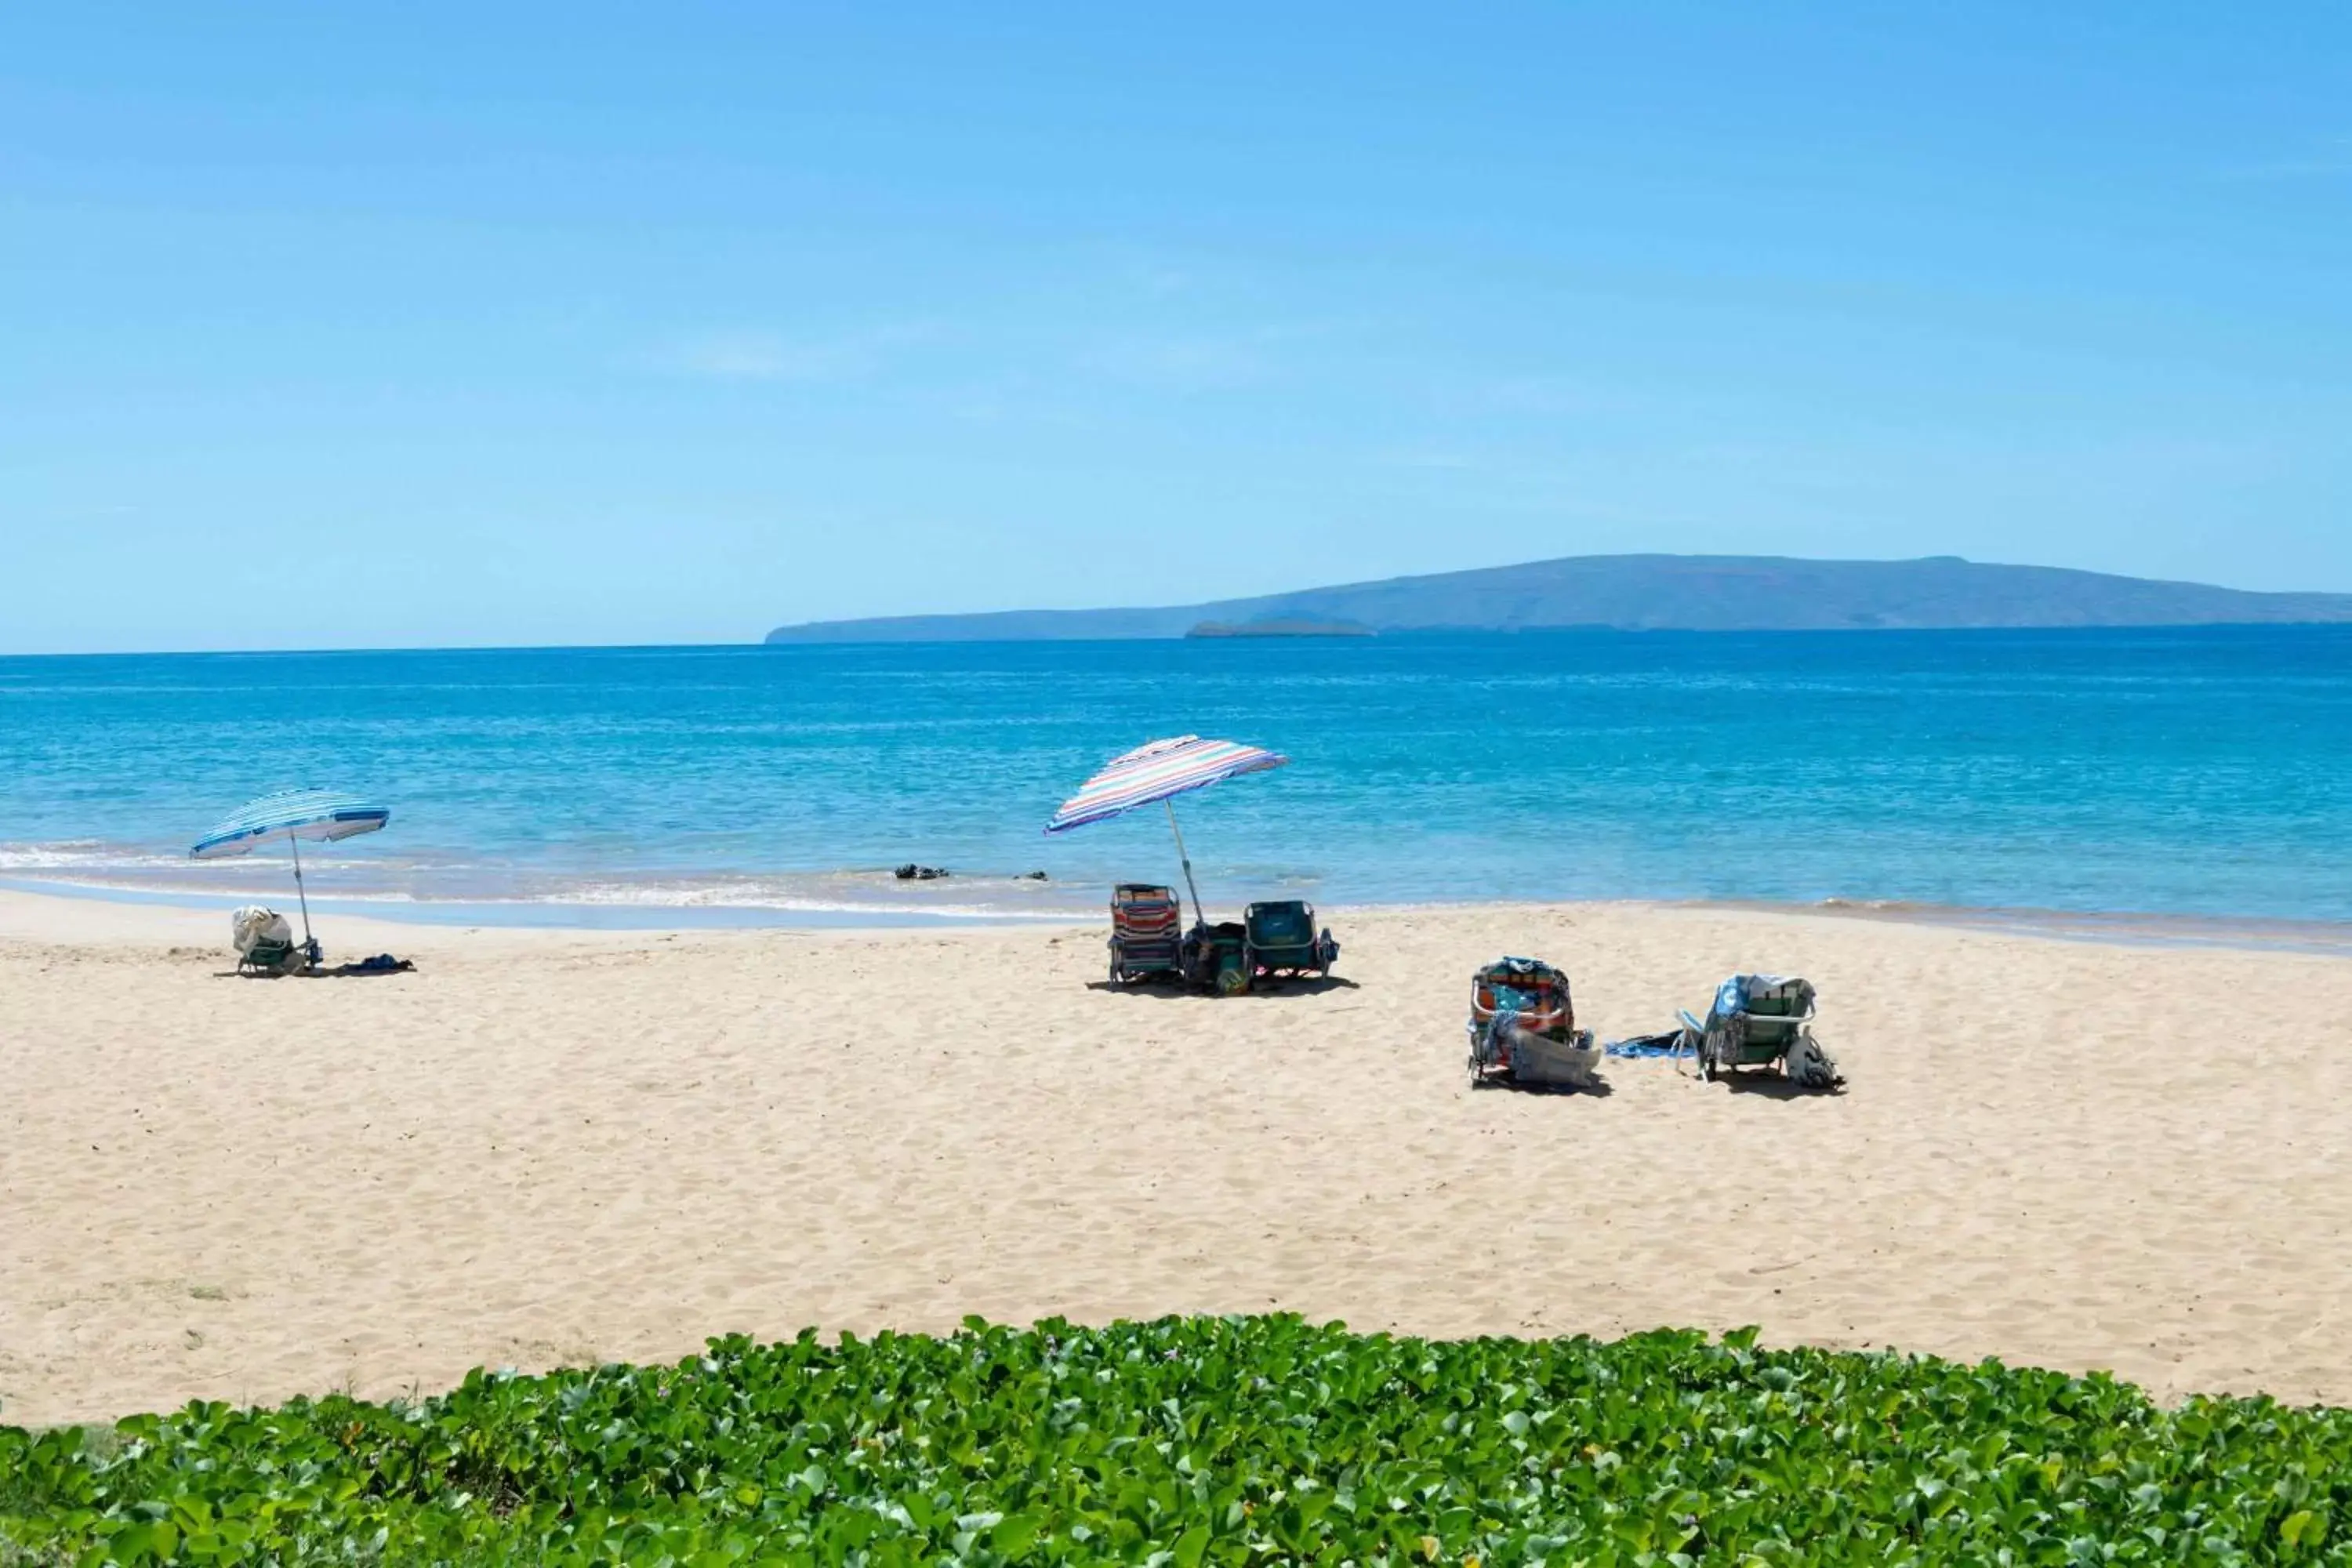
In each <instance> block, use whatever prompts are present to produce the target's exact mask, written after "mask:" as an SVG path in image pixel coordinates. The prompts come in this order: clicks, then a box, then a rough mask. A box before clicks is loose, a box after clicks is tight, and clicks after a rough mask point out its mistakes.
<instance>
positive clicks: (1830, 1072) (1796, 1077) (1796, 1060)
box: [1787, 1033, 1845, 1089]
mask: <svg viewBox="0 0 2352 1568" xmlns="http://www.w3.org/2000/svg"><path fill="white" fill-rule="evenodd" d="M1787 1070H1788V1074H1789V1081H1790V1082H1791V1083H1793V1084H1795V1085H1796V1086H1797V1087H1798V1088H1800V1089H1835V1088H1837V1087H1838V1086H1839V1085H1840V1084H1842V1083H1843V1082H1845V1079H1843V1078H1840V1077H1839V1076H1838V1069H1837V1063H1835V1062H1833V1061H1832V1060H1831V1059H1830V1054H1829V1052H1827V1051H1825V1050H1823V1049H1822V1047H1821V1043H1820V1042H1819V1041H1817V1040H1815V1039H1814V1038H1813V1037H1812V1035H1811V1033H1806V1034H1802V1035H1799V1036H1798V1037H1796V1039H1795V1040H1793V1041H1792V1042H1790V1046H1789V1055H1788V1058H1787Z"/></svg>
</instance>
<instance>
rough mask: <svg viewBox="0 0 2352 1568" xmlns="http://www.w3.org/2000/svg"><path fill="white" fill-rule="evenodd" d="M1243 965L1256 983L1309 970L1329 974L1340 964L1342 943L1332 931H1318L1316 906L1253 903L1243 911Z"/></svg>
mask: <svg viewBox="0 0 2352 1568" xmlns="http://www.w3.org/2000/svg"><path fill="white" fill-rule="evenodd" d="M1242 928H1243V950H1242V965H1243V967H1244V969H1245V970H1246V971H1247V972H1248V973H1249V976H1250V978H1251V979H1252V980H1253V981H1255V980H1256V979H1258V978H1259V977H1261V976H1265V977H1269V978H1270V977H1272V976H1274V975H1277V974H1292V975H1298V974H1305V973H1307V971H1309V970H1312V971H1314V972H1315V973H1317V974H1318V975H1328V974H1329V973H1331V966H1332V965H1333V964H1334V963H1338V962H1339V943H1338V942H1335V941H1333V940H1332V938H1331V933H1330V932H1329V931H1317V929H1316V925H1315V907H1314V906H1313V905H1312V904H1307V903H1301V902H1300V901H1298V900H1296V899H1288V900H1280V901H1277V902H1271V903H1260V904H1252V905H1251V906H1250V907H1249V908H1248V909H1246V910H1243V911H1242Z"/></svg>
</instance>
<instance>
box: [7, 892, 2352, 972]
mask: <svg viewBox="0 0 2352 1568" xmlns="http://www.w3.org/2000/svg"><path fill="white" fill-rule="evenodd" d="M988 880H990V881H994V880H996V879H988ZM981 882H982V879H979V878H974V879H971V882H969V883H967V884H966V885H965V886H966V887H967V888H969V887H971V886H973V885H976V884H980V883H981ZM934 885H936V884H934ZM1067 886H1069V884H1063V885H1062V887H1067ZM961 890H963V889H953V890H952V891H961ZM1060 890H1061V887H1057V888H1055V889H1054V891H1056V892H1058V891H1060ZM983 896H984V894H983ZM8 897H16V898H32V899H47V900H56V901H58V902H76V903H79V902H88V903H97V904H104V905H115V906H121V907H129V908H155V909H171V910H192V911H203V912H205V913H213V914H226V913H227V912H228V911H229V910H234V909H236V908H237V907H239V906H240V905H243V904H247V903H253V902H263V903H268V904H270V905H271V907H273V908H276V907H278V904H279V903H281V902H285V901H288V900H284V899H283V897H282V895H278V894H274V893H270V892H268V891H266V890H260V891H247V892H244V893H237V894H231V893H226V892H219V893H214V892H206V891H203V890H200V889H153V888H134V887H124V886H120V885H115V884H110V883H102V882H75V881H68V880H54V879H46V878H30V877H21V876H7V875H0V898H8ZM1106 901H1107V900H1106ZM1309 901H1310V902H1314V903H1316V906H1317V908H1318V910H1321V911H1322V912H1323V913H1324V914H1326V915H1331V914H1337V913H1340V912H1343V911H1344V912H1346V913H1349V914H1355V913H1365V914H1410V913H1414V912H1419V911H1444V910H1509V909H1525V910H1549V909H1559V908H1576V909H1629V910H1643V909H1687V910H1726V911H1731V910H1745V911H1749V912H1753V913H1757V914H1763V915H1782V916H1796V915H1811V916H1820V917H1822V918H1825V919H1832V920H1852V921H1872V922H1885V923H1895V924H1904V925H1926V926H1938V927H1946V928H1951V929H1956V930H1966V931H1986V932H1992V933H2005V934H2011V935H2020V936H2030V937H2040V938H2045V939H2049V940H2053V941H2063V942H2095V943H2109V944H2116V945H2122V946H2138V947H2158V948H2190V949H2194V948H2223V949H2231V950H2238V951H2245V952H2303V953H2314V954H2318V955H2322V956H2328V957H2352V921H2306V920H2293V919H2279V918H2273V917H2267V916H2259V915H2204V914H2175V913H2167V912H2162V911H2149V910H2064V909H2049V908H2037V907H2028V906H2015V907H1981V906H1969V905H1953V904H1933V903H1925V902H1920V901H1917V900H1865V899H1843V898H1828V899H1822V900H1816V901H1813V902H1810V903H1782V902H1775V901H1772V900H1761V899H1675V898H1628V899H1577V898H1562V899H1556V900H1551V899H1541V900H1538V899H1475V898H1464V899H1428V900H1394V901H1361V902H1359V901H1350V902H1347V903H1338V902H1333V903H1328V904H1326V903H1322V902H1320V901H1319V900H1312V899H1310V900H1309ZM1235 907H1236V908H1238V905H1236V906H1235ZM310 909H311V911H312V913H313V914H314V915H324V916H328V917H330V918H332V919H336V920H362V921H374V922H378V923H382V924H383V925H386V926H393V927H403V928H410V929H415V928H425V929H435V928H441V929H446V928H451V927H462V928H466V929H468V930H523V931H610V932H617V933H636V934H641V935H642V934H656V933H660V932H664V931H679V932H684V931H895V930H903V931H977V930H988V929H992V928H1007V927H1009V928H1014V929H1024V930H1049V929H1054V928H1056V927H1072V926H1084V925H1092V924H1100V923H1102V922H1103V921H1105V919H1106V916H1105V913H1104V910H1103V909H1102V908H1101V907H1099V906H1078V905H1067V906H1057V907H1055V908H1051V909H1037V908H1029V909H1020V908H992V907H987V906H985V905H982V906H974V905H971V904H969V903H964V904H959V905H954V906H949V907H945V908H931V909H923V908H919V907H908V904H906V903H887V902H878V901H877V902H874V903H869V904H859V903H854V902H849V901H835V902H827V903H823V904H818V903H814V902H812V903H808V904H793V905H783V904H730V903H659V902H630V901H626V900H598V901H583V902H572V901H565V900H552V899H551V900H527V899H512V900H498V899H492V900H461V899H450V900H438V899H415V898H388V897H368V896H361V897H350V896H337V895H334V894H328V895H325V896H316V895H314V896H313V897H312V898H311V899H310ZM280 912H281V913H291V912H292V911H290V910H280ZM1188 918H1189V917H1188Z"/></svg>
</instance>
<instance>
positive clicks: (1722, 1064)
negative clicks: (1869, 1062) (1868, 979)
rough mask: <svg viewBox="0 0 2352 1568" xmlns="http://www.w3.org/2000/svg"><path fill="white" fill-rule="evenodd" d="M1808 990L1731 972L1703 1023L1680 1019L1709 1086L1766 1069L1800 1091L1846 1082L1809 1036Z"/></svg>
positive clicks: (1798, 983) (1784, 980) (1779, 978)
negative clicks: (1759, 1069) (1742, 1074)
mask: <svg viewBox="0 0 2352 1568" xmlns="http://www.w3.org/2000/svg"><path fill="white" fill-rule="evenodd" d="M1812 1018H1813V986H1812V982H1811V981H1809V980H1799V979H1794V978H1790V977H1788V976H1783V975H1779V974H1735V975H1733V976H1732V977H1731V978H1730V979H1728V980H1727V981H1725V982H1724V983H1723V984H1721V985H1720V986H1718V987H1717V990H1716V993H1715V1002H1714V1005H1711V1006H1710V1007H1708V1009H1707V1014H1706V1022H1705V1023H1701V1022H1700V1021H1699V1020H1697V1019H1696V1018H1694V1017H1692V1016H1690V1015H1689V1014H1688V1013H1685V1014H1684V1015H1683V1016H1682V1020H1683V1035H1684V1038H1685V1042H1686V1043H1687V1044H1688V1046H1689V1047H1690V1048H1691V1054H1692V1055H1693V1056H1694V1057H1696V1058H1697V1060H1698V1075H1699V1077H1700V1078H1701V1079H1706V1080H1707V1081H1709V1082H1712V1081H1713V1080H1714V1079H1717V1078H1720V1077H1723V1076H1724V1075H1726V1074H1728V1073H1739V1072H1748V1071H1753V1070H1755V1069H1757V1068H1769V1069H1772V1070H1776V1071H1778V1072H1779V1073H1780V1075H1781V1076H1782V1077H1784V1078H1786V1079H1789V1081H1790V1082H1791V1083H1794V1084H1796V1085H1797V1086H1798V1087H1799V1088H1801V1089H1822V1090H1828V1089H1837V1088H1839V1087H1841V1086H1842V1085H1843V1083H1844V1082H1845V1079H1843V1078H1841V1077H1839V1076H1838V1070H1837V1064H1836V1063H1835V1062H1833V1061H1832V1060H1831V1059H1830V1057H1829V1053H1828V1052H1826V1051H1824V1050H1822V1047H1821V1045H1820V1042H1818V1041H1816V1040H1815V1039H1814V1038H1813V1030H1812Z"/></svg>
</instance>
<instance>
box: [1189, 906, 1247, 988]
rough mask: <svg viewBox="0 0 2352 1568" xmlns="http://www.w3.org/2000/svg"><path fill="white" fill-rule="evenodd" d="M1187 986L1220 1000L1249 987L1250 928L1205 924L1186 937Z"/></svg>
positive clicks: (1237, 923) (1239, 924)
mask: <svg viewBox="0 0 2352 1568" xmlns="http://www.w3.org/2000/svg"><path fill="white" fill-rule="evenodd" d="M1183 971H1184V983H1185V984H1188V985H1192V986H1195V987H1197V988H1199V989H1200V990H1202V991H1212V992H1214V993H1215V994H1218V995H1220V996H1238V995H1240V994H1242V993H1243V992H1244V991H1247V990H1248V989H1249V986H1250V971H1249V928H1248V927H1247V926H1245V925H1244V924H1243V923H1242V922H1241V921H1218V922H1217V923H1216V924H1214V925H1211V924H1209V923H1208V922H1207V921H1202V922H1200V923H1199V924H1197V925H1195V926H1194V927H1193V928H1192V930H1191V931H1186V932H1185V933H1184V947H1183Z"/></svg>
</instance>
